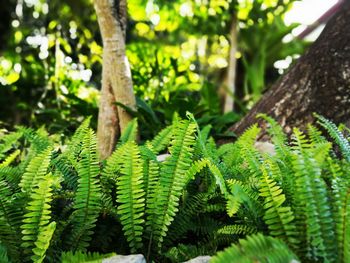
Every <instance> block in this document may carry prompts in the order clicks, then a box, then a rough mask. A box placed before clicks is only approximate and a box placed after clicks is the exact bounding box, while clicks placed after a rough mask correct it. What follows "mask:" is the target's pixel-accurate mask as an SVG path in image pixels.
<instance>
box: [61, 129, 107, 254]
mask: <svg viewBox="0 0 350 263" xmlns="http://www.w3.org/2000/svg"><path fill="white" fill-rule="evenodd" d="M99 172H100V170H99V163H98V159H97V149H96V137H95V134H94V132H93V131H92V130H91V129H90V130H88V131H87V133H86V134H85V136H84V140H83V144H82V151H81V153H80V161H79V163H78V176H79V180H78V188H77V192H76V196H75V199H74V207H73V208H74V212H73V214H72V216H71V218H70V220H71V222H72V226H73V229H72V233H71V236H70V238H69V240H68V243H69V245H70V247H71V248H72V250H73V251H77V250H85V249H86V248H87V246H88V245H89V241H90V240H91V235H92V233H93V231H92V229H93V228H94V226H95V222H96V220H97V216H98V214H99V211H100V204H101V200H100V198H101V193H100V192H101V191H100V188H101V187H100V182H99V179H98V176H99Z"/></svg>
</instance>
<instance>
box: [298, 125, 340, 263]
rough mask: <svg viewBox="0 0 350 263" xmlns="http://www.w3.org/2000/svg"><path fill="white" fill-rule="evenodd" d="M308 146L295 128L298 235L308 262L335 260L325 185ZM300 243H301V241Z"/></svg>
mask: <svg viewBox="0 0 350 263" xmlns="http://www.w3.org/2000/svg"><path fill="white" fill-rule="evenodd" d="M311 146H312V145H311V144H310V143H309V142H308V140H307V139H306V138H305V135H304V134H302V133H301V132H300V131H299V130H297V129H294V146H293V149H294V153H293V156H292V157H293V162H292V163H293V170H294V173H295V199H296V201H295V202H296V204H295V211H296V213H295V215H296V224H297V226H301V227H299V232H300V233H306V240H305V242H306V243H305V246H304V245H302V248H304V247H305V248H306V252H307V257H308V258H309V259H310V260H319V259H320V258H321V259H322V260H328V261H331V262H332V261H334V260H335V258H334V253H333V251H334V249H335V248H334V245H335V244H336V242H335V237H334V222H333V219H332V214H331V207H330V201H329V198H328V193H327V186H326V184H325V182H324V181H323V179H322V178H321V171H322V169H321V167H320V164H319V162H317V161H316V160H315V157H314V155H315V153H314V151H313V149H312V148H311ZM302 241H303V240H302Z"/></svg>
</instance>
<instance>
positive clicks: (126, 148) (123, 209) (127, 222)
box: [117, 142, 145, 252]
mask: <svg viewBox="0 0 350 263" xmlns="http://www.w3.org/2000/svg"><path fill="white" fill-rule="evenodd" d="M121 148H122V149H121V156H120V166H121V168H120V176H119V177H118V180H117V202H118V203H119V206H118V208H117V213H118V214H119V215H120V221H121V223H122V225H123V231H124V234H125V236H126V238H127V241H128V242H129V246H130V248H131V251H132V252H136V251H137V250H138V249H139V248H141V247H142V234H143V223H144V219H143V216H144V210H145V208H144V207H145V191H144V188H143V160H142V159H141V156H140V150H139V148H138V146H137V145H136V144H135V143H134V142H128V143H126V144H124V145H123V146H121Z"/></svg>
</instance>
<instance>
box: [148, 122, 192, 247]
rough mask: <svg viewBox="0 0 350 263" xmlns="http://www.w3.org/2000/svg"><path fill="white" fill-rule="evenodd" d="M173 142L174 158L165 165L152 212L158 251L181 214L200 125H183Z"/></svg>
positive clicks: (151, 221)
mask: <svg viewBox="0 0 350 263" xmlns="http://www.w3.org/2000/svg"><path fill="white" fill-rule="evenodd" d="M175 129H176V131H177V132H176V134H174V138H173V140H172V142H171V147H170V149H169V151H170V154H171V155H170V157H169V158H167V159H166V160H165V161H164V162H163V163H162V164H161V170H160V178H159V184H158V187H157V189H156V191H155V195H156V196H157V202H156V203H155V204H154V206H152V208H151V209H150V210H149V213H148V214H149V217H148V218H147V225H148V226H149V227H150V228H151V229H152V232H153V236H154V237H155V239H156V243H157V245H158V248H160V247H161V244H162V242H163V239H164V237H165V236H166V235H167V231H168V228H169V225H170V224H171V222H172V221H173V220H174V216H175V215H176V213H177V211H178V205H179V198H180V196H181V193H182V189H183V188H184V187H185V185H186V182H187V178H186V177H185V174H186V172H187V170H188V169H189V168H190V167H191V157H192V152H193V146H194V143H195V138H194V136H193V134H194V131H195V129H196V125H195V124H194V123H192V122H189V121H180V122H179V123H178V124H177V126H176V128H175Z"/></svg>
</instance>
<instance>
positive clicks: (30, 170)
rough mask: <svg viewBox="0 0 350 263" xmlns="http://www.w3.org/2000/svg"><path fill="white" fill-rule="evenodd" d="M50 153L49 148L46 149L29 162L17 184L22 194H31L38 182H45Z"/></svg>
mask: <svg viewBox="0 0 350 263" xmlns="http://www.w3.org/2000/svg"><path fill="white" fill-rule="evenodd" d="M51 151H52V149H51V148H47V149H46V150H45V151H43V152H42V153H40V154H38V155H37V156H36V157H34V158H33V159H32V160H31V161H30V163H29V165H28V167H27V168H26V172H25V173H24V174H23V176H22V179H21V182H20V183H19V186H20V187H21V190H22V192H25V193H31V191H32V190H33V188H35V187H36V186H37V185H38V183H39V182H40V181H42V180H45V179H44V177H45V175H46V174H47V169H48V167H49V164H50V160H51Z"/></svg>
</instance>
